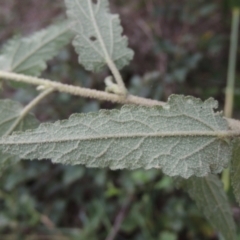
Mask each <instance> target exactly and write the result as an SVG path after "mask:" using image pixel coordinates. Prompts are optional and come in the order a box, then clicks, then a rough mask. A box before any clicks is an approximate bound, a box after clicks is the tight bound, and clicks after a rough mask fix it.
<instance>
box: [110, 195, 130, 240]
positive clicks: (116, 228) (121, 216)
mask: <svg viewBox="0 0 240 240" xmlns="http://www.w3.org/2000/svg"><path fill="white" fill-rule="evenodd" d="M132 200H133V195H130V196H129V197H128V198H127V200H126V202H125V203H124V204H123V205H122V207H121V209H120V211H119V212H118V214H117V217H116V219H115V221H114V225H113V227H112V230H111V232H110V233H109V235H108V236H107V238H106V240H114V239H115V237H116V236H117V234H118V232H119V230H120V228H121V225H122V222H123V220H124V218H125V216H126V214H127V210H128V207H129V205H130V204H131V202H132Z"/></svg>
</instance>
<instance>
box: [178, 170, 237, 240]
mask: <svg viewBox="0 0 240 240" xmlns="http://www.w3.org/2000/svg"><path fill="white" fill-rule="evenodd" d="M177 184H178V185H180V186H181V187H182V188H184V189H185V190H186V191H187V192H188V193H189V195H190V197H191V198H192V199H193V200H194V201H195V202H196V204H197V206H198V208H199V210H200V211H201V212H203V214H204V215H205V217H206V218H207V219H208V220H209V222H210V223H211V224H212V226H213V227H214V228H215V229H216V230H218V231H219V232H220V233H221V234H222V236H223V237H224V239H225V240H235V239H236V226H235V222H234V220H233V215H232V211H231V208H230V205H229V203H228V198H227V195H226V193H225V192H224V189H223V185H222V182H221V181H220V179H219V178H218V176H217V175H213V174H209V175H208V176H206V177H191V178H189V179H187V180H185V179H180V178H178V179H177Z"/></svg>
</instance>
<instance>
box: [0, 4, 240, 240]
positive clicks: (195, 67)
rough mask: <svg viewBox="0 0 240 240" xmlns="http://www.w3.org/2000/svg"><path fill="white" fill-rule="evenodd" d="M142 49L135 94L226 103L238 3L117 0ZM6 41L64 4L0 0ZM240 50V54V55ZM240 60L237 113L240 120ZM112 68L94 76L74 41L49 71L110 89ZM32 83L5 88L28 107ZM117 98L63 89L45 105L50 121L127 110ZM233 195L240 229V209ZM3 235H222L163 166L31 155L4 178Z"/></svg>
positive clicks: (4, 94) (106, 238) (135, 238)
mask: <svg viewBox="0 0 240 240" xmlns="http://www.w3.org/2000/svg"><path fill="white" fill-rule="evenodd" d="M110 2H111V9H112V11H113V12H116V13H119V14H120V16H121V20H122V24H123V27H124V34H126V35H127V36H128V37H129V45H130V47H131V48H132V49H134V51H135V57H134V60H133V61H132V62H131V64H130V65H129V66H128V67H125V68H124V70H123V71H122V74H123V76H124V79H125V82H126V84H127V86H128V89H129V91H130V92H131V93H132V94H135V95H140V96H143V97H148V98H154V99H158V100H162V101H166V100H167V98H168V96H169V95H171V94H173V93H178V94H185V95H193V96H195V97H200V98H202V99H203V100H205V99H207V98H209V97H214V98H216V99H217V100H218V101H219V103H220V109H223V106H224V99H225V87H226V76H227V66H228V52H229V38H230V37H229V36H230V27H231V9H230V7H229V5H228V3H227V1H225V0H211V1H209V0H177V1H176V0H132V1H124V0H111V1H110ZM0 3H1V8H0V44H1V45H2V44H3V43H4V42H5V41H6V40H7V39H9V38H11V37H12V36H14V35H28V34H30V33H32V32H34V31H37V30H39V29H41V28H43V27H46V26H48V25H49V24H52V23H55V22H57V21H60V20H61V19H64V18H65V7H64V1H63V0H58V1H49V0H41V1H39V0H24V1H16V0H0ZM238 55H239V54H238ZM239 70H240V65H239V64H238V72H237V79H236V82H237V83H236V88H235V96H234V100H235V109H234V117H235V118H238V119H239V118H240V81H239V80H240V79H239V78H240V75H239V73H240V72H239ZM108 74H109V72H108V70H107V69H106V70H105V71H103V72H102V73H100V74H92V73H89V72H86V71H85V70H84V69H83V68H82V67H81V66H80V65H79V64H78V61H77V55H76V53H75V52H74V49H73V47H72V46H70V45H69V46H67V47H66V48H65V49H63V50H62V51H61V52H60V53H59V55H58V56H57V57H56V58H54V59H53V60H52V61H50V62H49V64H48V69H47V70H46V71H45V72H44V73H43V76H44V77H47V78H49V79H53V80H57V81H61V82H63V83H68V84H75V85H82V86H84V87H88V88H93V89H100V90H103V89H104V84H103V79H104V77H106V76H107V75H108ZM35 95H36V90H35V89H34V88H33V87H31V86H25V88H23V87H19V88H18V87H16V86H15V87H12V86H8V85H4V89H2V91H1V92H0V97H1V98H11V99H14V100H17V101H20V102H21V103H22V104H24V105H25V104H27V103H28V102H29V101H30V100H31V99H32V98H33V97H34V96H35ZM119 107H120V106H119V105H114V104H112V103H108V102H98V101H92V100H88V99H81V98H79V97H73V96H70V95H67V94H59V93H54V94H52V95H51V96H49V97H48V98H47V99H46V100H44V101H43V102H42V103H41V104H40V105H39V106H38V107H37V108H36V109H35V110H34V112H35V114H36V116H37V118H38V119H39V120H40V121H42V122H45V121H51V122H52V121H55V120H57V119H66V118H68V117H69V116H70V115H71V114H72V113H75V112H79V113H80V112H92V111H97V110H98V109H100V108H105V109H111V108H119ZM229 200H230V204H231V206H232V210H233V214H234V217H235V219H236V222H237V225H238V226H240V208H239V207H238V205H237V204H236V202H235V200H234V197H233V194H232V192H231V191H230V192H229ZM0 239H3V240H13V239H19V240H20V239H24V240H54V239H56V240H75V239H76V240H129V239H131V240H218V239H219V237H218V235H217V233H216V232H215V231H214V230H213V229H212V227H211V226H210V224H209V223H208V222H207V221H206V220H205V219H204V217H203V216H202V214H201V212H199V211H198V209H197V207H196V205H195V204H194V203H193V202H192V201H191V199H190V198H189V197H188V195H187V194H186V193H185V192H183V191H180V190H176V189H175V188H174V185H173V182H172V179H171V178H169V177H166V176H164V175H162V173H161V172H160V171H159V170H151V171H143V170H138V171H126V170H124V171H114V172H113V171H109V170H107V169H104V170H102V169H99V170H98V169H86V168H85V167H81V166H74V167H71V166H63V165H53V164H52V163H51V162H50V161H41V162H40V161H22V162H21V163H19V164H17V165H15V166H13V167H11V168H9V169H8V170H7V171H6V172H5V173H4V174H3V175H2V176H1V179H0Z"/></svg>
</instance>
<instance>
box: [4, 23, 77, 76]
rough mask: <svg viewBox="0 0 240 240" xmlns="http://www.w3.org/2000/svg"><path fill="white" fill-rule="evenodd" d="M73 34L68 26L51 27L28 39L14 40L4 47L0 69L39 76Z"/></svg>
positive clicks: (64, 24)
mask: <svg viewBox="0 0 240 240" xmlns="http://www.w3.org/2000/svg"><path fill="white" fill-rule="evenodd" d="M71 36H72V34H71V32H70V30H69V27H68V24H67V23H66V22H65V23H62V24H58V25H54V26H51V27H49V28H46V29H44V30H42V31H39V32H37V33H35V34H33V35H32V36H30V37H26V38H14V39H12V40H10V41H9V42H8V43H7V44H6V45H5V47H4V49H3V51H2V55H1V56H0V69H1V70H5V71H10V72H16V73H22V74H27V75H33V76H38V75H40V73H41V72H42V71H43V70H45V68H46V61H48V60H50V59H51V58H53V57H54V56H55V55H57V54H58V52H59V50H60V49H61V48H62V47H63V46H64V45H66V44H67V43H68V42H69V41H70V38H71Z"/></svg>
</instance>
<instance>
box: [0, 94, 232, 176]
mask: <svg viewBox="0 0 240 240" xmlns="http://www.w3.org/2000/svg"><path fill="white" fill-rule="evenodd" d="M216 107H217V102H216V101H214V100H213V99H209V100H207V101H205V102H202V101H201V100H200V99H195V98H193V97H184V96H178V95H173V96H171V97H170V99H169V102H168V104H167V105H165V106H164V107H159V106H155V107H152V108H149V107H140V106H139V107H137V106H125V107H123V108H122V109H121V110H120V111H119V110H112V111H106V110H105V111H100V112H99V113H91V114H76V115H73V116H71V117H70V119H69V120H65V121H58V122H56V123H55V124H42V125H40V127H39V128H38V129H36V130H33V131H27V132H25V133H19V134H15V135H13V136H10V137H6V138H2V139H1V140H0V149H2V150H3V151H4V152H8V153H11V154H14V155H19V156H21V157H22V158H24V159H36V158H37V159H46V158H47V159H52V161H53V162H57V163H64V164H85V165H86V166H88V167H110V168H111V169H123V168H128V169H136V168H145V169H150V168H162V170H163V172H164V173H165V174H168V175H170V176H178V175H179V176H182V177H184V178H188V177H190V176H191V175H197V176H205V175H207V174H208V173H209V172H214V173H218V172H221V171H222V170H223V168H224V167H226V166H227V165H228V162H229V159H230V158H231V143H230V141H227V140H225V139H223V138H222V136H223V133H226V131H227V130H228V124H227V122H226V121H225V120H224V119H223V118H222V116H221V114H220V113H214V111H213V108H216Z"/></svg>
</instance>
